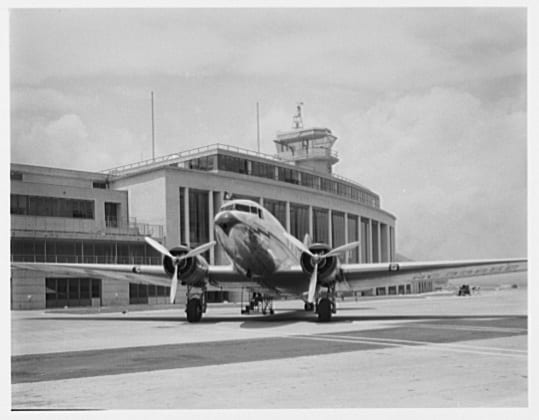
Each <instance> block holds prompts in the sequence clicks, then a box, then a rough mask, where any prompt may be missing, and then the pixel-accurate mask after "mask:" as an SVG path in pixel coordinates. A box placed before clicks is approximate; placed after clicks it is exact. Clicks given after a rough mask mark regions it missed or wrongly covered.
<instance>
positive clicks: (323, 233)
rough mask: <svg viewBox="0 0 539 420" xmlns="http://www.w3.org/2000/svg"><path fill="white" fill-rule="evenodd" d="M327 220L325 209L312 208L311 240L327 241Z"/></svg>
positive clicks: (327, 214) (326, 242) (327, 215)
mask: <svg viewBox="0 0 539 420" xmlns="http://www.w3.org/2000/svg"><path fill="white" fill-rule="evenodd" d="M328 221H329V213H328V210H327V209H319V208H313V242H322V243H325V244H328V243H329V225H328Z"/></svg>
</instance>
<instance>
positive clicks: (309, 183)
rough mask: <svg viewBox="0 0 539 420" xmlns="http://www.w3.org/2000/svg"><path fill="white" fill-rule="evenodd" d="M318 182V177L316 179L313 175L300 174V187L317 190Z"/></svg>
mask: <svg viewBox="0 0 539 420" xmlns="http://www.w3.org/2000/svg"><path fill="white" fill-rule="evenodd" d="M319 182H320V178H319V177H317V176H315V175H311V174H308V173H306V172H302V173H301V185H303V186H305V187H309V188H316V189H318V183H319Z"/></svg>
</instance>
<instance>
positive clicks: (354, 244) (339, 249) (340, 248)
mask: <svg viewBox="0 0 539 420" xmlns="http://www.w3.org/2000/svg"><path fill="white" fill-rule="evenodd" d="M357 246H359V241H358V242H350V243H349V244H345V245H341V246H338V247H337V248H334V249H332V250H331V251H329V252H328V253H327V254H324V255H321V257H322V258H327V257H333V256H335V255H338V254H341V253H343V252H344V251H348V250H349V249H351V248H355V247H357Z"/></svg>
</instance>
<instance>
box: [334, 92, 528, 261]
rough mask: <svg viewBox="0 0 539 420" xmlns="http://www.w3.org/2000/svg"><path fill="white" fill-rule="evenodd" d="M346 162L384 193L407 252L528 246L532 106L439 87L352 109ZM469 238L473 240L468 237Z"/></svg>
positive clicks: (468, 252)
mask: <svg viewBox="0 0 539 420" xmlns="http://www.w3.org/2000/svg"><path fill="white" fill-rule="evenodd" d="M340 129H341V130H342V132H341V133H342V135H341V140H340V145H339V147H340V148H341V149H344V150H349V151H352V150H353V151H354V153H355V159H347V160H346V161H343V162H342V163H341V164H340V166H339V170H340V171H341V172H343V174H344V175H346V176H349V177H351V178H355V179H358V180H359V181H360V182H362V183H364V184H366V185H368V186H369V187H371V188H373V189H374V190H375V191H376V192H378V193H380V194H381V196H382V204H383V207H384V208H386V209H387V210H389V211H390V212H393V213H394V214H396V216H397V218H398V222H397V225H398V228H397V231H398V245H399V249H400V252H402V253H403V254H405V255H406V254H409V255H410V256H411V257H415V258H419V259H423V258H434V259H446V258H448V257H451V258H456V257H459V258H466V257H474V256H475V257H502V256H504V255H505V256H518V255H524V254H525V252H526V239H525V238H526V187H527V186H526V115H525V114H524V113H523V112H522V111H513V112H508V111H507V108H506V107H505V106H501V107H500V108H498V107H492V106H490V107H486V106H485V105H484V104H482V103H481V101H479V100H478V98H476V97H473V96H472V95H470V94H469V93H466V92H462V91H458V90H455V89H449V88H441V87H436V88H433V89H431V90H430V91H428V92H426V93H424V94H415V95H405V96H402V97H399V98H393V99H391V100H384V101H381V102H379V103H377V104H376V105H374V106H373V107H372V108H371V109H369V110H368V112H366V113H364V114H360V115H348V116H347V117H346V118H345V120H344V124H343V126H342V127H341V128H340ZM465 241H467V246H466V247H464V246H463V243H464V242H465Z"/></svg>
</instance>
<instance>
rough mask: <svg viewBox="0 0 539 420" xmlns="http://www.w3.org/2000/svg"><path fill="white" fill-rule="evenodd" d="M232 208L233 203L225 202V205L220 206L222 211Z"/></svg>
mask: <svg viewBox="0 0 539 420" xmlns="http://www.w3.org/2000/svg"><path fill="white" fill-rule="evenodd" d="M233 209H234V204H227V205H226V206H223V207H222V208H221V210H223V211H226V210H233Z"/></svg>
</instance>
